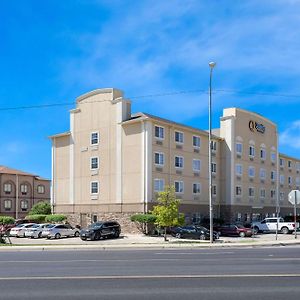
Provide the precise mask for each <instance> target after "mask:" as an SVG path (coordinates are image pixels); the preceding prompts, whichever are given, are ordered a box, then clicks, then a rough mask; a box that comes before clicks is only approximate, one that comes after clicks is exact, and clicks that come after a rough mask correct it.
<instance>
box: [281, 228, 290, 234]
mask: <svg viewBox="0 0 300 300" xmlns="http://www.w3.org/2000/svg"><path fill="white" fill-rule="evenodd" d="M281 233H283V234H288V233H289V229H288V228H287V227H282V228H281Z"/></svg>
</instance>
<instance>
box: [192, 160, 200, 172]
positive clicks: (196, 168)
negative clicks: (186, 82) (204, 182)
mask: <svg viewBox="0 0 300 300" xmlns="http://www.w3.org/2000/svg"><path fill="white" fill-rule="evenodd" d="M200 169H201V161H200V159H193V171H197V172H200Z"/></svg>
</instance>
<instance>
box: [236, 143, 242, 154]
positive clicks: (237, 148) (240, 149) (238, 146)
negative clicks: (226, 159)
mask: <svg viewBox="0 0 300 300" xmlns="http://www.w3.org/2000/svg"><path fill="white" fill-rule="evenodd" d="M235 151H236V153H237V154H242V152H243V144H242V143H236V144H235Z"/></svg>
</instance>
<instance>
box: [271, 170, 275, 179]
mask: <svg viewBox="0 0 300 300" xmlns="http://www.w3.org/2000/svg"><path fill="white" fill-rule="evenodd" d="M271 180H272V181H275V180H276V172H275V171H271Z"/></svg>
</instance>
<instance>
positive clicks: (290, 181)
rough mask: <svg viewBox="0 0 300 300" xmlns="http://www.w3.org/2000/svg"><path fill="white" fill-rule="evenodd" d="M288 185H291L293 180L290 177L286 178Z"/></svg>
mask: <svg viewBox="0 0 300 300" xmlns="http://www.w3.org/2000/svg"><path fill="white" fill-rule="evenodd" d="M288 184H289V185H292V184H293V178H292V177H291V176H289V177H288Z"/></svg>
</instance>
